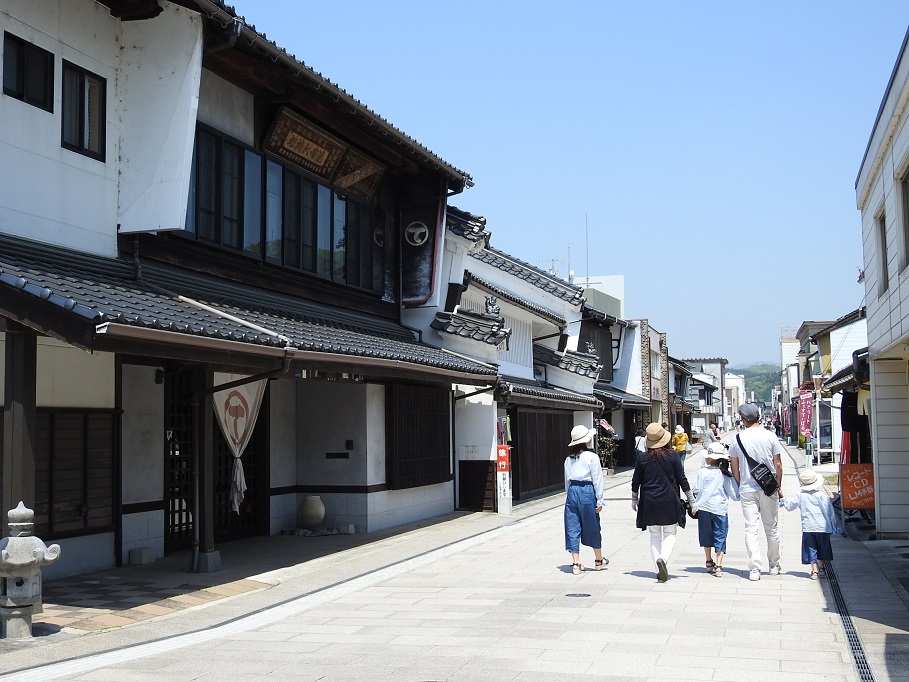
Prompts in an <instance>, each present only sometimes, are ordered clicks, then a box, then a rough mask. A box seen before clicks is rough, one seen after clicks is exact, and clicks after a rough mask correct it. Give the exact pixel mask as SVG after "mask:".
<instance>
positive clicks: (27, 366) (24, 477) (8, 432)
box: [0, 334, 38, 537]
mask: <svg viewBox="0 0 909 682" xmlns="http://www.w3.org/2000/svg"><path fill="white" fill-rule="evenodd" d="M4 362H5V375H4V390H5V397H6V407H5V409H4V410H3V498H2V499H3V503H4V505H5V506H7V507H9V508H10V509H12V508H14V507H15V506H16V505H17V504H19V501H20V500H21V501H23V502H25V506H27V507H29V508H30V509H34V508H35V420H36V416H35V402H36V393H37V391H36V381H37V375H38V372H37V367H38V340H37V337H36V336H35V335H34V334H8V335H7V337H6V352H5V359H4ZM7 511H8V510H7V509H3V510H0V516H2V533H3V537H7V536H9V520H8V519H7V516H6V512H7Z"/></svg>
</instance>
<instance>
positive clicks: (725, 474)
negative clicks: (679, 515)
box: [695, 442, 739, 578]
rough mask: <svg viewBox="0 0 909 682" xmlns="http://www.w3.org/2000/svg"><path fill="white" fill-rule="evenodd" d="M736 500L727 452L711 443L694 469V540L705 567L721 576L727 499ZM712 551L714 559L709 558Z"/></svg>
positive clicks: (725, 532)
mask: <svg viewBox="0 0 909 682" xmlns="http://www.w3.org/2000/svg"><path fill="white" fill-rule="evenodd" d="M730 498H732V499H733V500H737V499H739V491H738V488H737V487H736V485H735V479H734V478H733V477H732V473H731V472H730V471H729V454H728V453H727V452H726V446H725V445H723V444H722V443H720V442H716V443H711V444H710V446H709V447H708V448H707V450H706V452H705V453H704V465H703V466H702V467H701V468H700V469H699V470H698V482H697V490H696V491H695V499H696V501H695V504H696V506H697V510H698V517H697V518H698V540H699V541H700V545H701V547H703V548H704V556H705V557H707V564H706V566H707V570H708V571H710V574H711V575H714V576H716V577H717V578H722V577H723V557H724V556H725V555H726V535H727V534H728V532H729V499H730ZM711 550H712V551H715V552H716V560H714V559H713V558H712V557H711Z"/></svg>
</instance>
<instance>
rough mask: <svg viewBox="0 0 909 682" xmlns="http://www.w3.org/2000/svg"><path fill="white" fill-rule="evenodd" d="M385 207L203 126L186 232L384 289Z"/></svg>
mask: <svg viewBox="0 0 909 682" xmlns="http://www.w3.org/2000/svg"><path fill="white" fill-rule="evenodd" d="M384 221H385V218H384V215H383V214H382V212H381V211H378V210H376V209H375V208H374V207H372V206H370V205H367V204H364V203H360V202H359V201H357V200H355V199H353V198H352V197H348V196H346V195H344V194H341V193H339V192H336V191H334V190H333V189H332V188H330V187H327V186H325V185H323V184H320V183H318V182H316V181H315V180H314V179H312V178H311V177H310V176H308V175H307V174H306V173H304V172H302V171H300V170H298V169H296V168H295V167H293V166H290V165H289V164H284V163H280V162H278V161H276V160H274V159H272V158H270V157H268V156H265V155H263V154H260V153H259V152H257V151H255V150H253V149H251V148H248V147H245V146H244V145H242V144H240V143H239V142H235V141H233V140H230V139H228V138H226V137H224V136H222V135H220V134H218V133H216V132H215V131H212V130H210V129H208V128H203V127H200V128H199V130H198V134H197V136H196V149H195V154H194V156H193V170H192V179H191V183H190V193H189V206H188V210H187V213H186V231H187V233H189V234H191V235H194V236H195V238H196V239H197V240H198V241H201V242H207V243H210V244H215V245H218V246H222V247H225V248H228V249H231V250H235V251H237V252H240V253H242V254H244V255H246V256H248V257H250V258H254V259H256V260H262V261H266V262H269V263H274V264H277V265H282V266H284V267H287V268H292V269H294V270H300V271H303V272H308V273H313V274H316V275H318V276H320V277H323V278H325V279H330V280H331V281H334V282H338V283H339V284H346V285H348V286H353V287H357V288H360V289H366V290H368V291H372V292H374V293H384V289H385V243H384V225H385V223H384Z"/></svg>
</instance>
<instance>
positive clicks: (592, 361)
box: [533, 344, 603, 379]
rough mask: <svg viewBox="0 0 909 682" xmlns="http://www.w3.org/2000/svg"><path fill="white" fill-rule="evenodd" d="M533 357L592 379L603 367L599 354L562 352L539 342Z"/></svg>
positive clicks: (534, 349) (535, 345) (598, 374)
mask: <svg viewBox="0 0 909 682" xmlns="http://www.w3.org/2000/svg"><path fill="white" fill-rule="evenodd" d="M533 359H534V360H536V361H537V362H544V363H546V364H547V365H552V366H553V367H558V368H559V369H564V370H565V371H566V372H573V373H574V374H580V375H581V376H585V377H589V378H591V379H596V378H597V377H598V376H600V370H602V369H603V365H602V364H600V358H599V356H598V355H595V354H593V353H580V352H578V351H573V350H566V351H565V352H564V353H560V352H558V351H556V350H553V349H552V348H546V347H545V346H541V345H539V344H534V346H533Z"/></svg>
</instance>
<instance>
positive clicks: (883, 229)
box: [875, 211, 890, 295]
mask: <svg viewBox="0 0 909 682" xmlns="http://www.w3.org/2000/svg"><path fill="white" fill-rule="evenodd" d="M875 223H876V224H877V242H878V244H877V245H878V251H879V253H880V258H881V259H880V274H879V276H878V278H877V290H878V294H879V295H880V294H883V293H884V292H885V291H887V288H888V287H889V286H890V272H889V270H888V265H887V262H888V260H889V257H888V256H887V215H886V214H885V213H884V212H883V211H881V213H880V215H878V216H877V218H875Z"/></svg>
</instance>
